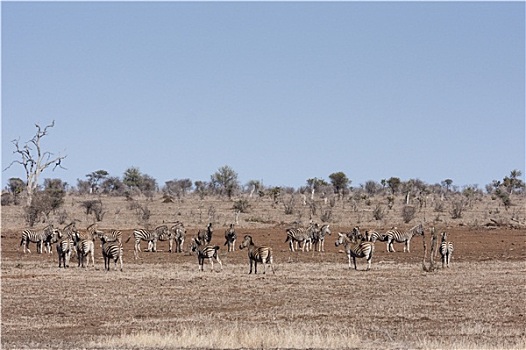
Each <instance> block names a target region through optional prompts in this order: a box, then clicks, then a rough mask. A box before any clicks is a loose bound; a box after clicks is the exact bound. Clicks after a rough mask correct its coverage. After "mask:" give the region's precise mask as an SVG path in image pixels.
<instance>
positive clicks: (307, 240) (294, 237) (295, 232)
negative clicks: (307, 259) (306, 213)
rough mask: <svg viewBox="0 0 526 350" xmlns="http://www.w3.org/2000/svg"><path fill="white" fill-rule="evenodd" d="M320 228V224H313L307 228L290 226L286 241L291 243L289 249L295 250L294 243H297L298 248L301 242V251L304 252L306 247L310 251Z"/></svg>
mask: <svg viewBox="0 0 526 350" xmlns="http://www.w3.org/2000/svg"><path fill="white" fill-rule="evenodd" d="M317 230H318V224H311V225H310V226H309V227H307V228H303V227H298V228H288V229H287V230H286V232H287V238H286V239H285V243H287V242H288V243H289V249H290V251H291V252H293V251H294V244H297V246H296V249H298V246H299V244H300V243H301V251H302V252H304V251H305V248H307V251H309V247H311V246H312V239H313V237H314V233H315V232H316V231H317Z"/></svg>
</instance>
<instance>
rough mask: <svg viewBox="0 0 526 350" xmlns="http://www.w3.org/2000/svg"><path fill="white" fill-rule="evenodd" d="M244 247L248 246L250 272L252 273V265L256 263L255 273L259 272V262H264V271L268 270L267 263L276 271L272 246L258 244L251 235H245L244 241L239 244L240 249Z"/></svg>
mask: <svg viewBox="0 0 526 350" xmlns="http://www.w3.org/2000/svg"><path fill="white" fill-rule="evenodd" d="M243 248H248V260H249V263H250V270H249V272H248V273H249V274H251V273H252V265H254V274H257V273H258V263H262V264H263V273H266V272H267V264H269V265H270V269H271V270H272V273H275V272H274V265H272V248H270V247H263V246H262V247H258V246H256V245H255V244H254V241H253V240H252V236H250V235H245V237H244V239H243V242H242V243H241V245H240V246H239V249H243Z"/></svg>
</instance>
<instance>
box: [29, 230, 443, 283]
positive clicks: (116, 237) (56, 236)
mask: <svg viewBox="0 0 526 350" xmlns="http://www.w3.org/2000/svg"><path fill="white" fill-rule="evenodd" d="M285 232H286V239H285V243H287V244H288V247H289V250H290V252H295V251H299V250H300V249H301V251H302V252H304V251H307V252H308V251H310V250H312V251H318V252H324V251H325V246H324V243H325V237H326V236H327V235H331V231H330V229H329V224H324V225H321V226H320V225H319V224H317V223H313V222H311V223H310V224H309V226H307V227H306V228H301V227H296V228H287V229H286V230H285ZM213 233H214V230H213V225H212V223H209V224H208V225H207V226H206V228H205V229H199V230H198V232H197V234H196V235H195V236H194V237H192V239H191V243H190V247H189V248H190V251H191V252H193V253H195V254H196V255H197V259H198V266H199V271H204V262H205V261H206V260H208V262H209V263H210V265H211V271H214V261H215V262H216V263H217V264H219V266H220V271H221V270H222V269H223V264H222V262H221V259H220V258H219V253H218V251H219V249H220V247H219V246H218V245H211V244H210V243H211V241H212V236H213ZM417 235H421V236H423V235H424V227H423V225H422V224H418V225H416V226H414V227H412V228H411V229H409V230H407V231H401V230H398V229H397V228H396V227H393V228H392V229H390V230H388V231H387V232H385V233H379V232H377V231H365V233H364V234H362V233H361V232H360V229H359V228H358V227H355V228H353V230H352V231H351V232H347V233H345V232H338V237H337V240H336V242H335V246H340V245H342V246H343V247H344V251H345V253H346V254H347V257H348V265H349V268H352V266H351V260H352V261H353V264H354V269H357V266H356V258H365V259H366V261H367V268H366V270H370V268H371V261H372V257H373V254H374V249H375V242H376V241H380V242H386V250H387V252H388V253H390V252H395V250H394V243H395V242H396V243H403V244H404V252H408V253H409V252H410V242H411V238H412V237H413V236H417ZM132 237H133V238H134V258H135V259H139V252H140V251H141V246H140V244H141V241H145V242H147V244H148V247H147V249H146V251H150V252H156V251H157V242H158V241H168V242H169V252H177V253H182V252H183V244H184V242H185V237H186V229H185V226H184V224H183V223H182V222H179V221H177V222H175V223H174V224H173V225H172V226H171V227H168V226H167V225H160V226H158V227H156V228H155V229H153V230H148V229H143V228H141V229H135V230H133V232H132V234H131V235H130V236H129V237H128V239H127V240H126V243H127V242H128V241H130V240H131V238H132ZM97 238H98V239H99V240H100V243H101V248H102V256H103V258H104V269H105V270H110V263H111V260H113V261H114V264H115V269H117V263H119V264H120V270H121V271H122V269H123V262H122V257H123V245H122V233H121V231H119V230H110V231H106V232H105V231H101V230H98V229H97V227H96V224H92V225H90V226H88V227H87V229H86V230H85V233H84V234H81V233H80V231H79V230H78V229H77V228H76V227H75V223H74V222H72V223H71V224H69V225H67V226H66V227H64V229H62V230H60V229H57V228H54V227H53V225H49V226H47V227H45V228H44V229H43V230H41V231H36V230H24V231H22V239H21V242H20V246H23V249H24V253H26V252H29V253H31V251H30V250H29V243H30V242H31V243H36V245H37V252H38V253H42V252H43V247H45V249H46V252H47V253H49V254H50V253H51V252H52V245H53V244H56V250H57V254H58V266H59V268H60V267H63V268H66V267H69V262H70V259H71V257H72V255H76V256H77V260H78V266H79V267H81V266H82V267H86V266H89V262H90V260H91V263H92V266H93V267H94V266H95V258H94V254H95V243H94V242H95V240H96V239H97ZM236 240H237V234H236V231H235V229H234V224H231V225H230V227H229V228H228V229H227V230H226V231H225V243H224V245H225V246H227V251H228V252H234V251H235V245H236ZM174 243H175V247H174ZM245 248H247V251H248V259H249V266H250V269H249V274H250V273H252V270H254V273H257V265H258V263H260V264H263V268H264V271H263V273H266V270H267V265H269V267H270V269H271V270H272V272H273V273H274V266H273V250H272V248H271V247H267V246H256V245H255V243H254V240H253V238H252V236H251V235H248V234H247V235H245V236H244V238H243V241H242V243H241V245H239V249H240V250H241V249H245ZM439 252H440V254H441V257H442V266H443V267H449V264H450V262H451V256H452V254H453V243H452V242H450V241H448V240H447V234H446V233H445V232H443V233H442V241H441V244H440V247H439Z"/></svg>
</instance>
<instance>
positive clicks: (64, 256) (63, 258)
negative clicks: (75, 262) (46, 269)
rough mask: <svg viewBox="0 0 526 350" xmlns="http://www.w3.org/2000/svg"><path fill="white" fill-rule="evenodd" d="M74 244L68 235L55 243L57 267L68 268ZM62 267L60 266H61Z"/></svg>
mask: <svg viewBox="0 0 526 350" xmlns="http://www.w3.org/2000/svg"><path fill="white" fill-rule="evenodd" d="M74 246H75V242H73V239H72V238H71V236H70V235H66V236H65V237H63V238H62V239H61V240H60V241H58V243H57V255H58V267H59V268H60V267H63V268H66V267H69V260H70V258H71V253H72V252H73V251H74V250H75V249H74ZM61 265H62V266H61Z"/></svg>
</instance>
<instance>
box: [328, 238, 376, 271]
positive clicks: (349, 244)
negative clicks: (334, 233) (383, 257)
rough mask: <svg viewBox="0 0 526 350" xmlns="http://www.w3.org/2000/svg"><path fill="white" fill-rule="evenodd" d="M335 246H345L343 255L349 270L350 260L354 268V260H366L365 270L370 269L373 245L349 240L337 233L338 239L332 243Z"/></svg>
mask: <svg viewBox="0 0 526 350" xmlns="http://www.w3.org/2000/svg"><path fill="white" fill-rule="evenodd" d="M334 244H335V245H336V246H339V245H341V244H343V245H344V246H345V253H347V258H348V259H349V268H351V258H352V260H353V263H354V269H355V270H357V268H356V258H366V260H367V270H370V269H371V260H372V259H373V253H374V243H373V242H368V241H362V240H359V239H357V238H356V237H352V238H349V237H348V236H347V235H345V234H343V233H340V232H338V239H337V240H336V242H335V243H334Z"/></svg>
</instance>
